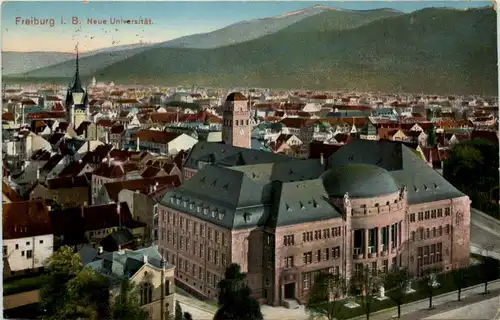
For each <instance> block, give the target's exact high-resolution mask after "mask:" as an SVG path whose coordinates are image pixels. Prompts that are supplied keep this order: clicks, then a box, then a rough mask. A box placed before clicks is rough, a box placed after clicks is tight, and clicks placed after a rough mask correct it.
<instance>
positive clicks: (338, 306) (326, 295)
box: [306, 273, 347, 320]
mask: <svg viewBox="0 0 500 320" xmlns="http://www.w3.org/2000/svg"><path fill="white" fill-rule="evenodd" d="M346 292H347V288H346V281H345V278H344V277H342V276H341V275H336V274H330V273H320V274H319V275H318V276H317V277H316V279H315V281H314V284H313V287H312V290H311V293H310V294H309V300H308V302H307V305H306V310H307V311H308V312H309V313H310V314H311V315H312V316H313V317H314V316H321V317H326V318H327V319H328V320H334V319H337V320H339V319H342V308H343V304H342V302H341V301H339V299H340V298H341V297H343V296H344V295H345V294H346Z"/></svg>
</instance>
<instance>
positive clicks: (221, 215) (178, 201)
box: [170, 196, 226, 220]
mask: <svg viewBox="0 0 500 320" xmlns="http://www.w3.org/2000/svg"><path fill="white" fill-rule="evenodd" d="M181 201H182V203H183V206H184V208H187V207H188V205H189V209H190V210H193V211H194V210H195V203H194V202H189V201H188V200H182V199H181V198H176V197H174V196H172V197H170V202H171V203H172V204H177V205H180V204H181ZM202 210H203V214H204V215H208V214H209V212H210V211H211V215H212V218H214V219H215V218H217V219H219V220H222V219H224V216H225V214H226V213H225V212H224V211H219V210H218V209H212V210H210V208H209V207H203V206H202V205H201V204H197V205H196V212H198V213H201V212H202Z"/></svg>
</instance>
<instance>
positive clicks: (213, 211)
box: [212, 210, 217, 218]
mask: <svg viewBox="0 0 500 320" xmlns="http://www.w3.org/2000/svg"><path fill="white" fill-rule="evenodd" d="M216 216H217V210H212V218H215V217H216Z"/></svg>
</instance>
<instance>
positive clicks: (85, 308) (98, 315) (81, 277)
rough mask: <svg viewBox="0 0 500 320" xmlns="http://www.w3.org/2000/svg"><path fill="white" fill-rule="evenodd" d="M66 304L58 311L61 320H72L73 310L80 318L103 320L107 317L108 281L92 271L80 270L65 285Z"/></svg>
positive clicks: (87, 269)
mask: <svg viewBox="0 0 500 320" xmlns="http://www.w3.org/2000/svg"><path fill="white" fill-rule="evenodd" d="M67 292H68V295H69V299H68V303H67V304H66V305H65V307H64V308H63V309H62V310H61V311H60V312H63V313H62V314H63V315H64V316H61V319H72V318H75V317H74V316H72V314H73V310H77V314H79V315H80V317H81V316H82V315H83V316H84V317H85V318H89V319H103V318H108V316H109V281H108V279H107V278H105V277H104V276H102V275H100V274H98V273H97V272H95V271H94V270H92V269H89V268H84V269H82V270H81V271H80V272H79V273H78V274H77V275H76V277H74V278H73V279H71V280H70V281H69V282H68V284H67Z"/></svg>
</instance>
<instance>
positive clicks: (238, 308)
mask: <svg viewBox="0 0 500 320" xmlns="http://www.w3.org/2000/svg"><path fill="white" fill-rule="evenodd" d="M224 276H225V277H224V279H222V280H221V281H220V282H219V284H218V287H219V310H217V312H216V314H215V317H214V320H233V319H234V320H236V319H237V320H262V319H263V316H262V313H261V311H260V305H259V302H258V301H257V300H256V299H255V298H253V297H252V290H250V288H249V287H248V285H247V284H246V274H244V273H242V272H241V269H240V266H239V265H238V264H234V263H233V264H231V265H230V266H229V267H227V269H226V272H225V275H224Z"/></svg>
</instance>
